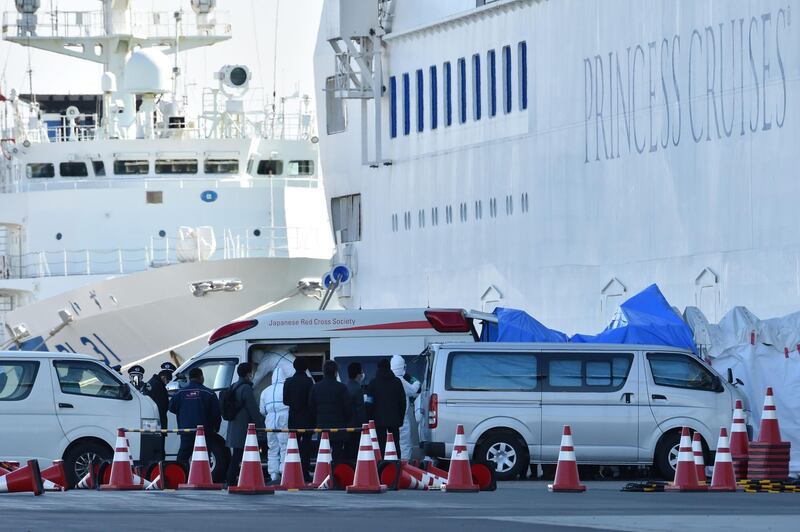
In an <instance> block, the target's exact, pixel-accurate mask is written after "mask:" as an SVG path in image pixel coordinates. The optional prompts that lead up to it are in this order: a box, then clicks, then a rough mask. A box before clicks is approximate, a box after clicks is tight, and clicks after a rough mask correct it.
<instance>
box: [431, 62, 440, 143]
mask: <svg viewBox="0 0 800 532" xmlns="http://www.w3.org/2000/svg"><path fill="white" fill-rule="evenodd" d="M430 77H431V129H436V128H437V127H439V87H438V86H437V83H438V80H437V78H436V66H431V68H430Z"/></svg>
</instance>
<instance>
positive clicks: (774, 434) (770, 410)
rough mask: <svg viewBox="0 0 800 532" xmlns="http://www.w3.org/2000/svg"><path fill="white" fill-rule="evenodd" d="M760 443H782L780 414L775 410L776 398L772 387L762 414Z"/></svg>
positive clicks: (769, 388)
mask: <svg viewBox="0 0 800 532" xmlns="http://www.w3.org/2000/svg"><path fill="white" fill-rule="evenodd" d="M758 441H759V443H781V429H780V426H779V425H778V413H777V411H776V410H775V397H773V395H772V386H770V387H768V388H767V395H766V397H764V410H763V411H762V413H761V428H760V429H759V430H758Z"/></svg>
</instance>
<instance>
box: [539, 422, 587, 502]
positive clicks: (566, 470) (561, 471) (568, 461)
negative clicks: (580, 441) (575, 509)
mask: <svg viewBox="0 0 800 532" xmlns="http://www.w3.org/2000/svg"><path fill="white" fill-rule="evenodd" d="M547 489H549V490H550V491H567V492H583V491H586V486H584V485H582V484H581V480H580V478H578V462H577V461H576V459H575V446H574V445H573V442H572V429H571V428H570V426H569V425H564V432H563V433H562V434H561V450H560V451H559V452H558V464H557V465H556V478H555V481H554V482H553V484H552V485H550V486H547Z"/></svg>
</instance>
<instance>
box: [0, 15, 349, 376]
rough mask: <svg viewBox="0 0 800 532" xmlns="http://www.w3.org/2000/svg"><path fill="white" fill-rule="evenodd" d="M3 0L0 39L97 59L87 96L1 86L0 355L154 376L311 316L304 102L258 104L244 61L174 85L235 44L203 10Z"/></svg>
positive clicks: (323, 236)
mask: <svg viewBox="0 0 800 532" xmlns="http://www.w3.org/2000/svg"><path fill="white" fill-rule="evenodd" d="M15 4H16V8H17V12H11V13H6V14H5V15H4V19H3V38H4V39H5V40H6V41H7V42H10V43H16V44H18V45H20V46H24V47H29V48H37V49H40V50H46V51H49V52H52V53H56V54H61V55H65V56H69V57H73V58H79V59H82V60H85V61H90V62H93V63H98V64H100V65H102V68H103V71H102V80H99V81H100V82H101V83H100V85H101V86H102V94H99V95H82V96H75V95H73V96H63V95H59V94H50V95H42V94H20V93H17V92H16V91H14V90H10V91H6V92H4V96H3V97H2V103H0V112H2V129H3V132H2V142H1V144H2V151H3V157H2V159H0V329H2V331H1V332H0V344H3V345H5V346H11V347H18V348H23V349H48V350H58V351H65V352H81V353H88V354H94V355H96V356H98V357H101V358H103V359H104V360H106V361H108V362H110V363H111V364H121V365H123V366H131V365H134V364H150V367H157V366H158V364H159V363H161V362H163V361H164V360H166V359H169V358H172V359H173V361H174V362H175V363H176V364H178V363H180V361H181V360H182V359H183V358H184V357H186V356H189V355H191V354H193V353H194V352H196V351H197V350H198V346H199V345H201V344H203V343H204V342H205V340H206V338H207V337H208V335H209V334H210V332H211V331H212V330H213V329H215V328H216V327H217V326H219V325H220V324H222V323H225V322H227V321H229V320H234V319H237V318H240V317H245V316H249V315H251V314H254V313H260V312H264V311H266V310H269V309H276V310H277V309H287V310H302V309H306V308H316V307H318V305H319V300H318V297H319V277H320V275H321V274H322V272H324V271H325V270H326V268H327V262H328V260H329V259H330V257H331V253H332V248H333V243H332V239H331V236H330V229H329V221H328V216H327V209H326V206H325V197H324V194H323V191H322V178H321V174H320V171H319V166H318V160H317V159H318V157H317V144H316V142H317V140H318V139H317V136H316V134H315V131H314V121H313V112H312V109H311V103H310V99H308V98H303V97H299V98H295V99H291V98H284V99H278V100H277V101H266V103H264V100H262V99H261V98H260V97H259V95H258V94H257V93H256V91H257V90H258V88H257V87H253V86H251V83H252V76H251V72H250V70H249V68H248V66H247V65H243V64H235V63H231V64H228V65H220V68H219V69H218V70H217V71H216V72H213V73H212V72H209V73H208V80H209V84H210V86H209V87H208V88H205V89H203V90H202V92H200V91H199V90H192V89H191V86H187V84H185V83H184V82H183V81H182V79H181V77H180V76H181V75H182V74H184V73H182V72H181V68H180V66H181V65H182V62H181V61H179V59H178V58H179V57H181V56H182V55H183V54H184V53H189V52H190V51H191V50H195V49H198V48H202V47H206V46H211V45H214V44H216V43H220V42H223V41H227V40H229V39H231V38H232V30H231V25H230V23H229V22H228V20H229V16H228V14H227V13H224V12H220V11H218V10H216V2H215V0H192V1H191V2H187V3H186V8H187V11H184V10H182V9H181V10H178V11H175V12H168V13H164V12H153V11H146V12H141V13H140V12H136V11H134V10H133V8H134V5H133V3H132V2H130V1H129V0H103V1H102V9H101V10H100V11H92V12H74V11H61V10H57V11H54V12H52V13H40V12H39V4H40V2H39V0H17V1H16V2H15ZM189 7H191V9H190V10H189V9H188V8H189ZM232 59H235V58H232ZM60 90H64V91H66V88H64V89H60ZM194 99H196V100H197V101H199V102H200V104H201V108H200V109H199V110H198V112H196V113H195V114H192V110H191V108H190V106H188V105H185V103H184V102H186V101H189V102H191V101H192V100H194ZM254 104H255V105H254ZM3 335H4V336H3Z"/></svg>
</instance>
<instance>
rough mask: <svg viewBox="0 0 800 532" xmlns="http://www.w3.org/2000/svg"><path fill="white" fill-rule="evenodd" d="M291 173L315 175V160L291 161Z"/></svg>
mask: <svg viewBox="0 0 800 532" xmlns="http://www.w3.org/2000/svg"><path fill="white" fill-rule="evenodd" d="M288 173H289V175H313V174H314V161H289V172H288Z"/></svg>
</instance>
